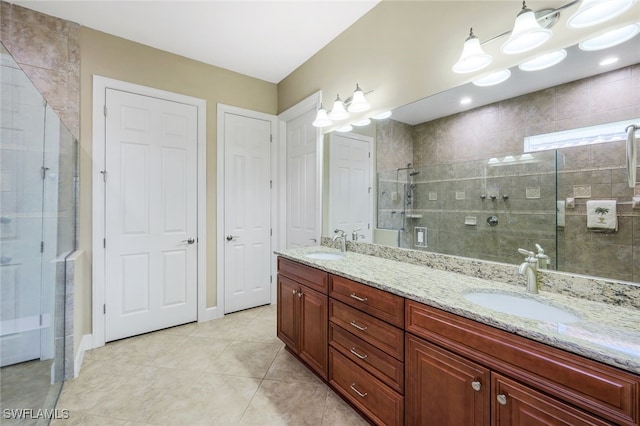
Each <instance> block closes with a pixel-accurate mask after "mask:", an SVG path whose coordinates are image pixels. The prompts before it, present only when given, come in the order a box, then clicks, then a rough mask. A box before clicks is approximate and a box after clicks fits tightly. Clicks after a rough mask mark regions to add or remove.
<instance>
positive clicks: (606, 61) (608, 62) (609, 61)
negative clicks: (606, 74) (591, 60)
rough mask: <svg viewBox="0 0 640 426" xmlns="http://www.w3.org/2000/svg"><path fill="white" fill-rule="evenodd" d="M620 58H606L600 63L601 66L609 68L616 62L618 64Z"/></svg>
mask: <svg viewBox="0 0 640 426" xmlns="http://www.w3.org/2000/svg"><path fill="white" fill-rule="evenodd" d="M619 59H620V58H618V57H616V56H612V57H610V58H605V59H603V60H601V61H600V66H603V67H605V66H607V65H611V64H615V63H616V62H618V60H619Z"/></svg>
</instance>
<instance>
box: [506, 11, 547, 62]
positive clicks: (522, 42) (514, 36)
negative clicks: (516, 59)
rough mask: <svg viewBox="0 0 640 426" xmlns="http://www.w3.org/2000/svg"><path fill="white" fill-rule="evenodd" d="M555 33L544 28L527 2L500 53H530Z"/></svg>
mask: <svg viewBox="0 0 640 426" xmlns="http://www.w3.org/2000/svg"><path fill="white" fill-rule="evenodd" d="M552 34H553V33H552V32H551V30H550V29H548V28H543V27H542V26H541V25H540V23H539V22H538V19H537V18H536V14H535V13H534V11H533V10H531V9H529V8H527V4H526V2H524V1H523V2H522V10H521V11H520V13H518V16H517V17H516V22H515V24H514V25H513V30H511V35H510V36H509V39H508V40H507V41H505V42H504V44H503V45H502V47H501V48H500V51H501V52H502V53H504V54H507V55H515V54H518V53H523V52H528V51H530V50H533V49H535V48H537V47H540V46H542V45H543V44H544V43H546V42H547V41H548V40H549V39H550V38H551V35H552Z"/></svg>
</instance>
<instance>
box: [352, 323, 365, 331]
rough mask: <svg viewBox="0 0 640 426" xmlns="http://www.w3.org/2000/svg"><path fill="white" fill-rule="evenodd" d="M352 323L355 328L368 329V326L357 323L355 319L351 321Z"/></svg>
mask: <svg viewBox="0 0 640 426" xmlns="http://www.w3.org/2000/svg"><path fill="white" fill-rule="evenodd" d="M351 325H352V326H354V327H355V328H357V329H358V330H360V331H365V330H366V329H367V327H363V326H361V325H358V324H356V322H355V320H354V321H351Z"/></svg>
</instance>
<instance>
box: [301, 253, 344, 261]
mask: <svg viewBox="0 0 640 426" xmlns="http://www.w3.org/2000/svg"><path fill="white" fill-rule="evenodd" d="M305 257H308V258H309V259H316V260H340V259H344V253H326V252H320V253H308V254H305Z"/></svg>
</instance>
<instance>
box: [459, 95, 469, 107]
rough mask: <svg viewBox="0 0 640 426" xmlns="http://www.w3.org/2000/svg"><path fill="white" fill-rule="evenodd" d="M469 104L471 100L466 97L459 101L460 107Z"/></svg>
mask: <svg viewBox="0 0 640 426" xmlns="http://www.w3.org/2000/svg"><path fill="white" fill-rule="evenodd" d="M470 103H471V98H470V97H468V96H467V97H464V98H462V99H460V105H468V104H470Z"/></svg>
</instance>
